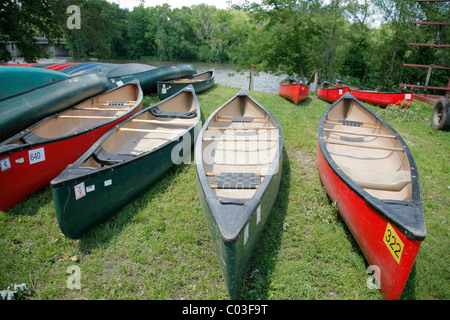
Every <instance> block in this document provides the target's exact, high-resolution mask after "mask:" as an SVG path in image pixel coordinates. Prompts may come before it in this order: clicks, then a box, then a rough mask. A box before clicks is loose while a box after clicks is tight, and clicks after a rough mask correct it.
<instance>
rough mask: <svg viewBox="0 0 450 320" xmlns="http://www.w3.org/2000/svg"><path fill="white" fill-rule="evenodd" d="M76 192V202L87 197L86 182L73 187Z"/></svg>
mask: <svg viewBox="0 0 450 320" xmlns="http://www.w3.org/2000/svg"><path fill="white" fill-rule="evenodd" d="M73 189H74V191H75V200H78V199H81V198H83V197H84V196H85V195H86V188H85V187H84V182H82V183H80V184H77V185H76V186H75V187H73Z"/></svg>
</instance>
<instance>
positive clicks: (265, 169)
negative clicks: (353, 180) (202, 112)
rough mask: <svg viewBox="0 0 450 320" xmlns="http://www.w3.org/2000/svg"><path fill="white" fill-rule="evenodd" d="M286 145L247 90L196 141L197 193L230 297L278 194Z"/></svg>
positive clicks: (273, 121) (208, 122)
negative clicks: (284, 146)
mask: <svg viewBox="0 0 450 320" xmlns="http://www.w3.org/2000/svg"><path fill="white" fill-rule="evenodd" d="M282 150H283V132H282V129H281V126H280V124H279V123H278V121H277V120H276V119H275V118H274V117H273V116H272V115H271V114H270V112H269V111H267V110H266V109H265V108H264V107H263V106H261V105H260V104H259V103H258V102H256V101H255V100H254V99H253V98H252V97H251V96H249V95H248V94H247V93H246V92H245V91H241V92H239V93H238V94H237V95H236V96H234V97H233V98H232V99H230V100H229V101H228V102H226V103H225V104H224V105H222V106H221V107H219V108H218V109H217V110H216V111H214V112H213V113H212V114H211V115H210V116H209V118H208V119H207V120H206V123H205V125H204V126H203V128H202V130H201V132H200V134H199V136H198V139H197V141H196V145H195V164H196V171H197V188H198V193H199V196H200V202H201V205H202V209H203V213H204V215H205V220H206V224H207V226H208V229H209V232H210V235H211V239H212V243H213V246H214V249H215V251H216V255H217V260H218V262H219V266H220V268H221V270H222V274H223V276H224V278H225V283H226V285H227V288H228V293H229V296H230V298H231V299H236V298H237V297H238V294H239V290H240V288H241V285H242V281H243V278H244V275H245V272H246V269H247V266H248V262H249V260H250V258H251V256H252V254H253V252H254V249H255V247H256V244H257V243H258V240H259V238H260V236H261V233H262V232H263V229H264V225H265V223H266V220H267V218H268V217H269V215H270V213H271V211H272V206H273V203H274V201H275V199H276V197H277V194H278V189H279V187H280V181H281V171H282V155H283V153H282Z"/></svg>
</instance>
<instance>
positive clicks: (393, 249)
mask: <svg viewBox="0 0 450 320" xmlns="http://www.w3.org/2000/svg"><path fill="white" fill-rule="evenodd" d="M383 241H384V243H385V244H386V246H387V248H388V249H389V252H390V253H391V254H392V256H393V257H394V259H395V261H397V263H398V264H400V259H401V257H402V253H403V248H404V244H403V242H402V240H401V239H400V237H399V236H398V234H397V232H395V230H394V228H393V227H392V226H391V224H390V223H388V224H387V226H386V231H385V232H384V237H383Z"/></svg>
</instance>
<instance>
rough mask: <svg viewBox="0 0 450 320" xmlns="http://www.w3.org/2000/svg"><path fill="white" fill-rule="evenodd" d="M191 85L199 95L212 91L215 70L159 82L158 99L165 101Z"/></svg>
mask: <svg viewBox="0 0 450 320" xmlns="http://www.w3.org/2000/svg"><path fill="white" fill-rule="evenodd" d="M190 84H192V85H193V86H194V90H195V93H197V94H199V93H202V92H205V91H207V90H209V89H211V88H212V86H213V85H214V69H212V70H208V71H205V72H201V73H197V74H194V75H192V76H190V77H188V78H182V79H175V80H170V81H158V83H157V89H158V97H159V98H160V99H161V100H162V99H165V98H167V97H168V96H171V95H173V94H174V93H176V92H178V91H180V90H181V89H183V88H184V87H186V86H188V85H190Z"/></svg>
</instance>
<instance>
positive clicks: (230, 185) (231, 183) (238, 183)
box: [211, 172, 261, 189]
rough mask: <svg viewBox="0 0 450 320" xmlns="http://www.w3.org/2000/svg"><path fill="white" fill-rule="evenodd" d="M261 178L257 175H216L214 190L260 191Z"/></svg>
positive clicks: (213, 183) (212, 184) (226, 173)
mask: <svg viewBox="0 0 450 320" xmlns="http://www.w3.org/2000/svg"><path fill="white" fill-rule="evenodd" d="M260 184H261V176H260V175H257V174H255V173H242V172H241V173H232V172H225V173H219V174H216V175H215V176H214V178H213V180H212V183H211V188H213V189H258V187H259V185H260Z"/></svg>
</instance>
